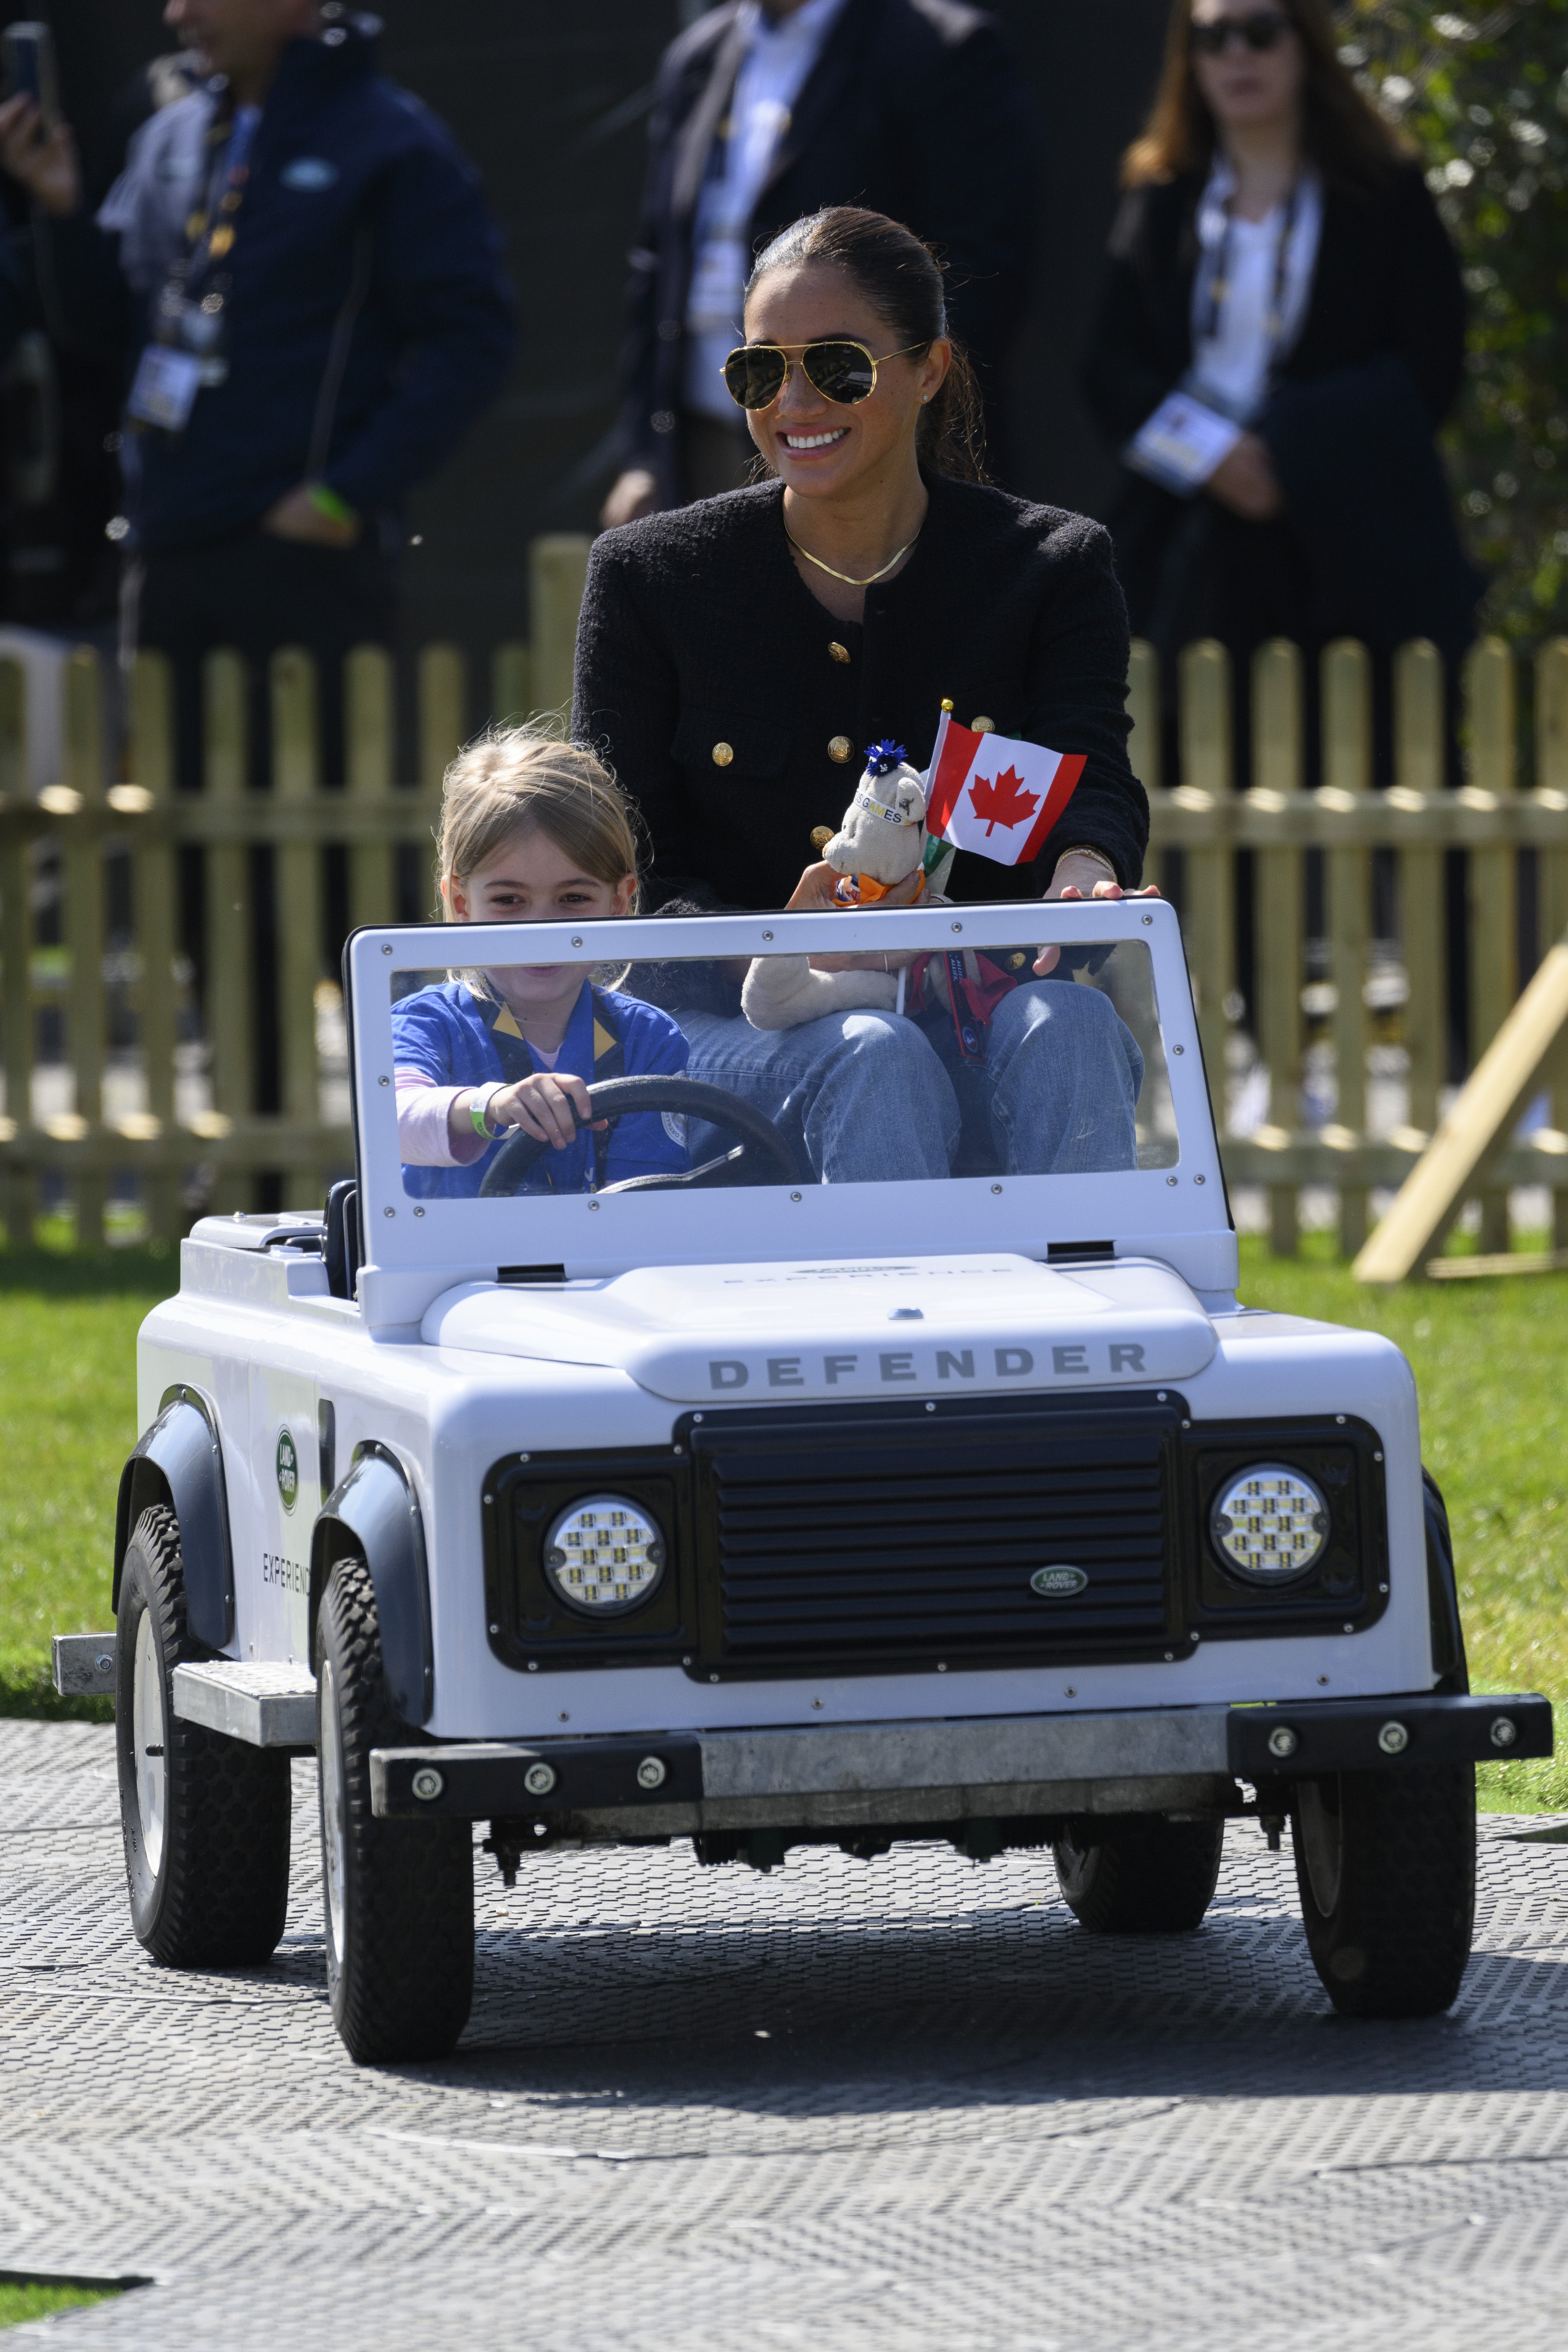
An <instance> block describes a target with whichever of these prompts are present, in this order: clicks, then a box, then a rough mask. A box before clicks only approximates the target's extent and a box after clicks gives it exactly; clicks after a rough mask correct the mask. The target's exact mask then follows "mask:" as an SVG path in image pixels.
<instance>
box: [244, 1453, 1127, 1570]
mask: <svg viewBox="0 0 1568 2352" xmlns="http://www.w3.org/2000/svg"><path fill="white" fill-rule="evenodd" d="M282 1475H283V1474H282V1472H281V1470H279V1477H281V1476H282ZM1088 1583H1089V1579H1088V1577H1087V1576H1086V1575H1085V1574H1084V1572H1083V1570H1082V1569H1081V1568H1037V1569H1036V1570H1035V1572H1034V1574H1033V1576H1031V1577H1030V1579H1029V1590H1030V1591H1031V1592H1037V1593H1038V1594H1039V1596H1040V1598H1041V1600H1042V1601H1067V1600H1070V1598H1071V1597H1072V1595H1073V1594H1074V1593H1075V1592H1082V1591H1084V1589H1085V1587H1086V1586H1087V1585H1088Z"/></svg>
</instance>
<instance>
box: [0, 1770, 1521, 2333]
mask: <svg viewBox="0 0 1568 2352" xmlns="http://www.w3.org/2000/svg"><path fill="white" fill-rule="evenodd" d="M110 1739H111V1734H110V1733H109V1732H108V1731H106V1730H101V1729H99V1728H97V1727H89V1726H79V1725H42V1724H19V1723H0V2267H5V2268H10V2269H12V2270H32V2271H37V2270H48V2269H58V2270H63V2271H70V2272H76V2273H83V2272H86V2273H107V2274H121V2273H137V2274H141V2275H144V2276H150V2277H151V2278H152V2279H153V2281H154V2284H152V2285H150V2286H146V2287H143V2288H142V2289H140V2290H138V2291H137V2292H136V2293H134V2294H128V2295H126V2296H125V2297H123V2298H122V2299H121V2300H120V2301H118V2302H116V2303H112V2304H108V2305H99V2306H97V2307H95V2308H93V2309H90V2310H88V2311H85V2312H82V2313H79V2314H76V2315H71V2316H69V2317H67V2318H65V2319H63V2320H59V2321H54V2322H49V2323H45V2324H40V2325H37V2326H31V2327H23V2328H19V2329H17V2330H16V2331H15V2333H14V2334H13V2335H11V2336H8V2337H7V2344H8V2345H9V2344H15V2345H16V2347H17V2352H21V2347H24V2346H26V2345H28V2344H32V2343H42V2342H43V2341H45V2340H46V2326H47V2341H48V2342H49V2343H50V2344H51V2345H53V2346H54V2347H57V2352H68V2347H78V2346H79V2347H100V2346H101V2347H106V2352H107V2347H113V2352H197V2347H199V2352H249V2347H268V2352H275V2347H279V2346H287V2347H289V2352H317V2347H322V2352H325V2347H331V2352H362V2347H363V2352H622V2347H626V2352H630V2347H636V2352H772V2347H781V2352H782V2348H783V2347H797V2346H799V2347H814V2352H816V2347H820V2352H1143V2347H1148V2352H1185V2347H1198V2346H1200V2345H1201V2346H1202V2347H1204V2352H1230V2347H1236V2352H1241V2347H1246V2352H1287V2347H1289V2352H1319V2347H1321V2352H1328V2347H1335V2352H1345V2347H1363V2346H1364V2347H1373V2346H1376V2347H1378V2352H1389V2347H1397V2348H1398V2352H1405V2347H1411V2352H1414V2348H1415V2347H1421V2352H1450V2347H1453V2352H1458V2347H1461V2346H1462V2347H1466V2352H1474V2347H1491V2346H1494V2345H1495V2346H1498V2347H1502V2346H1507V2347H1510V2352H1536V2347H1540V2352H1548V2347H1550V2352H1559V2347H1561V2346H1562V2345H1563V2341H1564V2335H1565V2331H1568V1844H1539V1843H1531V1844H1521V1843H1516V1842H1515V1841H1514V1839H1513V1837H1512V1836H1510V1832H1518V1831H1520V1830H1527V1829H1528V1830H1535V1829H1539V1828H1540V1827H1541V1826H1542V1824H1541V1823H1540V1822H1501V1821H1499V1820H1496V1819H1491V1820H1488V1821H1485V1822H1483V1843H1482V1874H1481V1877H1482V1897H1481V1915H1480V1927H1479V1937H1478V1947H1477V1953H1476V1957H1475V1958H1474V1960H1473V1961H1472V1963H1471V1966H1470V1971H1469V1974H1468V1978H1467V1979H1466V1982H1465V1988H1464V1991H1463V1993H1462V1995H1461V1998H1460V2000H1459V2003H1458V2007H1457V2008H1456V2009H1455V2011H1453V2012H1452V2014H1451V2015H1450V2016H1448V2017H1447V2018H1443V2019H1439V2020H1436V2021H1432V2022H1430V2023H1422V2024H1415V2025H1403V2026H1375V2025H1373V2026H1368V2025H1355V2024H1351V2023H1347V2022H1345V2021H1341V2020H1338V2019H1336V2018H1335V2017H1334V2016H1333V2015H1332V2013H1331V2011H1330V2010H1329V2008H1328V2005H1327V2002H1326V2001H1325V2000H1324V1999H1323V1996H1322V1994H1321V1990H1320V1989H1319V1986H1318V1983H1317V1979H1316V1978H1315V1977H1314V1976H1313V1974H1312V1972H1311V1969H1310V1966H1309V1964H1308V1960H1307V1957H1306V1950H1305V1947H1304V1944H1303V1942H1302V1938H1301V1932H1300V1926H1299V1923H1298V1918H1297V1914H1296V1908H1295V1890H1294V1885H1293V1880H1292V1874H1291V1870H1290V1863H1289V1845H1288V1842H1287V1852H1286V1853H1284V1854H1283V1855H1280V1856H1273V1855H1270V1854H1269V1853H1268V1849H1267V1847H1266V1846H1265V1845H1264V1843H1263V1841H1262V1839H1261V1837H1260V1836H1259V1834H1258V1831H1257V1829H1256V1827H1255V1826H1254V1825H1252V1824H1250V1823H1247V1824H1243V1825H1237V1827H1236V1828H1235V1829H1234V1830H1233V1832H1232V1833H1231V1837H1230V1843H1229V1845H1228V1848H1227V1853H1226V1867H1225V1872H1224V1875H1223V1877H1222V1879H1221V1882H1220V1892H1219V1895H1218V1896H1217V1898H1216V1900H1215V1906H1214V1908H1213V1910H1212V1911H1211V1913H1210V1915H1209V1918H1208V1921H1207V1923H1206V1924H1205V1927H1204V1928H1203V1930H1202V1932H1201V1933H1200V1934H1198V1935H1196V1936H1194V1937H1179V1938H1174V1939H1170V1940H1162V1939H1157V1938H1148V1939H1137V1940H1132V1941H1120V1940H1110V1939H1102V1938H1094V1937H1087V1936H1085V1935H1084V1934H1083V1933H1082V1931H1081V1930H1080V1929H1079V1928H1078V1927H1077V1926H1076V1925H1075V1923H1074V1922H1073V1920H1072V1918H1071V1916H1070V1915H1069V1914H1068V1911H1067V1909H1066V1907H1065V1906H1064V1905H1063V1904H1062V1903H1061V1901H1060V1899H1059V1897H1058V1893H1057V1889H1056V1880H1055V1874H1054V1872H1053V1871H1052V1868H1051V1864H1050V1860H1049V1857H1048V1855H1047V1856H1038V1855H1032V1854H1029V1855H1022V1856H1016V1857H1013V1858H1009V1859H1005V1860H1002V1861H997V1862H994V1863H987V1864H973V1863H969V1862H965V1861H963V1860H962V1859H960V1858H959V1857H958V1856H956V1855H954V1854H952V1853H950V1852H949V1851H948V1850H947V1849H946V1848H943V1847H938V1846H934V1845H927V1846H904V1847H900V1848H896V1849H895V1850H894V1852H893V1853H891V1854H889V1856H887V1857H886V1858H885V1859H883V1860H882V1861H879V1862H876V1863H871V1864H864V1863H858V1862H853V1861H851V1860H849V1859H847V1857H844V1856H841V1855H838V1854H837V1853H834V1854H832V1855H831V1856H829V1855H828V1854H826V1853H818V1852H815V1851H808V1852H805V1853H796V1854H795V1855H793V1856H792V1857H791V1859H790V1861H789V1863H788V1864H787V1866H786V1867H785V1868H784V1869H782V1870H779V1871H776V1872H773V1874H770V1875H769V1876H767V1877H762V1876H759V1875H757V1874H755V1873H753V1872H752V1871H749V1870H747V1869H745V1868H743V1867H742V1866H741V1865H739V1864H731V1865H729V1866H728V1867H726V1868H724V1869H721V1870H701V1869H700V1868H699V1867H698V1866H697V1864H695V1863H694V1862H693V1861H692V1860H691V1859H690V1858H689V1852H688V1850H686V1849H679V1848H678V1849H672V1850H671V1851H670V1852H668V1853H661V1852H658V1851H654V1852H651V1853H649V1852H641V1853H616V1854H609V1855H604V1856H595V1855H583V1854H577V1855H573V1854H560V1855H555V1856H552V1857H547V1856H541V1857H537V1858H535V1859H534V1860H533V1861H532V1863H531V1864H530V1865H529V1867H528V1868H527V1869H526V1870H525V1872H524V1874H523V1875H522V1876H521V1878H520V1880H519V1883H518V1885H517V1887H516V1889H515V1890H514V1891H513V1892H512V1893H510V1895H509V1894H508V1893H506V1892H505V1890H504V1889H503V1888H502V1887H501V1885H500V1881H499V1879H498V1877H497V1876H496V1874H495V1870H494V1866H493V1864H491V1863H490V1862H489V1858H488V1857H485V1856H479V1857H478V1862H479V1868H478V1872H477V1883H478V1889H479V1906H478V1907H479V1972H478V1984H479V1989H478V1997H477V2000H476V2002H475V2007H474V2016H473V2021H472V2023H471V2025H470V2027H469V2030H468V2034H467V2035H466V2037H465V2039H464V2042H463V2044H462V2047H461V2048H460V2049H459V2051H458V2053H457V2055H456V2056H455V2057H454V2058H453V2059H452V2060H451V2061H450V2062H449V2063H446V2064H443V2065H435V2066H426V2065H420V2066H407V2067H397V2068H388V2069H378V2070H362V2069H358V2068H355V2067H354V2066H353V2065H351V2064H350V2063H349V2062H348V2060H347V2059H346V2058H345V2057H344V2055H343V2053H342V2048H341V2046H340V2044H339V2042H338V2041H337V2038H336V2035H335V2034H334V2032H333V2030H332V2025H331V2016H330V2013H329V2011H328V2009H327V2003H326V1992H325V1963H324V1959H323V1957H322V1947H321V1889H320V1866H319V1858H318V1849H317V1843H316V1825H315V1796H314V1768H313V1765H306V1764H297V1765H296V1767H295V1773H296V1781H295V1793H296V1798H297V1801H298V1802H297V1811H296V1821H295V1855H294V1873H293V1900H292V1905H291V1908H290V1913H289V1927H288V1932H287V1934H286V1936H285V1938H284V1941H283V1944H282V1946H281V1947H280V1948H279V1953H278V1956H277V1958H276V1960H275V1961H274V1963H273V1964H272V1965H271V1966H270V1967H269V1968H268V1969H260V1970H256V1971H251V1972H246V1973H242V1974H223V1975H209V1976H174V1975H171V1974H169V1973H167V1972H166V1971H163V1970H161V1969H153V1968H152V1967H151V1966H149V1965H148V1963H147V1962H146V1960H145V1959H144V1958H143V1956H142V1953H141V1951H140V1950H139V1949H138V1948H137V1946H136V1944H135V1943H134V1942H133V1940H132V1936H131V1933H130V1927H129V1924H128V1918H127V1913H126V1904H125V1892H124V1882H123V1875H122V1864H121V1850H120V1835H119V1826H118V1807H117V1801H116V1795H115V1784H114V1769H113V1756H112V1750H111V1747H110Z"/></svg>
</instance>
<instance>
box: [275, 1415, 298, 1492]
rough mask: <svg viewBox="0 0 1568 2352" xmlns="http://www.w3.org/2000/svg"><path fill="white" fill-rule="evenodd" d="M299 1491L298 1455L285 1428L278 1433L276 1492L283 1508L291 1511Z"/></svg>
mask: <svg viewBox="0 0 1568 2352" xmlns="http://www.w3.org/2000/svg"><path fill="white" fill-rule="evenodd" d="M299 1491H300V1457H299V1455H298V1454H296V1453H295V1451H294V1441H293V1439H292V1438H291V1437H290V1436H289V1432H288V1431H287V1429H280V1430H279V1433H278V1492H279V1494H280V1495H281V1496H282V1497H283V1508H284V1509H285V1510H286V1511H291V1510H292V1509H293V1507H294V1497H295V1496H296V1495H297V1494H298V1493H299Z"/></svg>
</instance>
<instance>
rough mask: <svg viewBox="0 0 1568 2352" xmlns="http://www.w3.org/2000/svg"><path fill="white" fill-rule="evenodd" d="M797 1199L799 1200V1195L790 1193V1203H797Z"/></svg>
mask: <svg viewBox="0 0 1568 2352" xmlns="http://www.w3.org/2000/svg"><path fill="white" fill-rule="evenodd" d="M799 1198H800V1194H799V1193H798V1192H792V1193H791V1194H790V1199H791V1200H792V1201H798V1200H799Z"/></svg>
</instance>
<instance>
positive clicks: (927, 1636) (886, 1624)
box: [691, 1394, 1185, 1674]
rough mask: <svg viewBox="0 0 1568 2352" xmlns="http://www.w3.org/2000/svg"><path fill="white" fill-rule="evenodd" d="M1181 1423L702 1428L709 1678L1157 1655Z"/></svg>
mask: <svg viewBox="0 0 1568 2352" xmlns="http://www.w3.org/2000/svg"><path fill="white" fill-rule="evenodd" d="M1021 1402H1022V1401H1021ZM1179 1418H1180V1416H1179V1412H1178V1410H1177V1408H1176V1406H1175V1403H1174V1402H1173V1401H1171V1402H1163V1403H1162V1402H1157V1401H1156V1400H1154V1399H1152V1398H1150V1397H1147V1396H1142V1397H1141V1396H1132V1397H1130V1396H1127V1395H1126V1394H1122V1395H1121V1396H1119V1397H1117V1399H1116V1400H1115V1402H1114V1405H1113V1406H1111V1407H1110V1409H1107V1408H1106V1407H1105V1405H1103V1404H1101V1405H1100V1408H1099V1409H1093V1408H1090V1409H1087V1410H1086V1409H1084V1407H1083V1406H1080V1405H1078V1404H1077V1403H1076V1401H1075V1402H1073V1403H1071V1404H1064V1405H1062V1406H1060V1407H1053V1408H1051V1409H1044V1408H1042V1407H1041V1406H1040V1405H1039V1403H1038V1402H1037V1401H1034V1400H1031V1401H1030V1402H1028V1404H1027V1405H1026V1407H1025V1409H1023V1410H1015V1411H1008V1410H997V1409H995V1408H990V1409H976V1410H973V1411H957V1410H954V1409H952V1408H946V1409H944V1411H943V1412H942V1418H941V1419H940V1420H938V1419H936V1418H935V1417H934V1416H928V1415H927V1414H926V1413H925V1412H923V1411H921V1412H897V1413H892V1412H889V1411H888V1410H887V1409H886V1408H884V1407H880V1406H872V1407H865V1408H846V1409H845V1410H843V1411H842V1412H839V1413H837V1414H836V1415H835V1416H834V1417H833V1419H832V1420H828V1419H826V1418H821V1419H819V1418H817V1417H816V1416H815V1415H803V1414H799V1413H795V1414H791V1415H789V1416H788V1417H787V1418H786V1419H782V1420H781V1419H776V1418H775V1417H774V1416H773V1415H768V1416H766V1417H765V1418H763V1417H760V1416H750V1417H748V1416H745V1415H742V1414H740V1413H737V1414H735V1415H734V1416H732V1417H731V1416H730V1415H727V1414H726V1415H723V1416H715V1415H705V1416H704V1417H703V1422H702V1424H701V1425H700V1426H698V1425H693V1426H692V1428H691V1440H692V1445H693V1450H694V1453H695V1455H696V1469H697V1473H698V1496H699V1504H698V1542H699V1549H700V1560H701V1581H702V1585H703V1587H704V1590H705V1593H707V1594H709V1595H716V1610H715V1608H714V1606H713V1605H712V1603H711V1602H710V1606H709V1608H708V1609H706V1610H705V1612H704V1616H705V1620H706V1622H705V1625H704V1637H705V1638H704V1649H705V1651H706V1653H707V1657H708V1662H709V1664H710V1666H712V1665H717V1666H718V1667H719V1668H720V1669H721V1670H728V1671H729V1672H731V1673H737V1672H738V1673H742V1674H744V1673H747V1672H750V1673H753V1674H755V1673H763V1674H765V1673H768V1672H770V1671H773V1672H778V1671H783V1670H786V1669H790V1670H793V1669H797V1668H799V1667H802V1666H810V1665H820V1666H832V1667H834V1668H835V1669H836V1670H837V1671H839V1672H842V1671H844V1670H845V1669H846V1668H850V1669H853V1668H854V1667H855V1666H857V1665H859V1666H862V1667H871V1666H876V1667H880V1668H885V1667H886V1666H887V1665H888V1664H892V1663H896V1662H897V1661H898V1660H899V1659H900V1658H905V1659H908V1660H910V1662H912V1663H914V1662H919V1663H926V1664H931V1663H933V1662H942V1663H947V1664H952V1663H956V1662H959V1661H962V1662H963V1663H965V1664H982V1663H992V1664H1005V1663H1015V1662H1017V1663H1022V1662H1024V1661H1026V1660H1029V1659H1040V1658H1047V1659H1048V1658H1061V1659H1064V1660H1066V1659H1074V1658H1081V1659H1084V1660H1089V1659H1092V1658H1104V1657H1125V1656H1138V1655H1149V1654H1154V1655H1163V1653H1164V1652H1165V1650H1166V1649H1168V1648H1169V1647H1171V1645H1172V1634H1171V1630H1170V1625H1171V1609H1170V1602H1169V1600H1168V1593H1169V1588H1170V1578H1169V1577H1168V1575H1167V1544H1166V1525H1165V1522H1166V1508H1167V1506H1166V1493H1167V1486H1168V1475H1167V1457H1168V1453H1169V1446H1170V1441H1171V1437H1172V1433H1173V1431H1174V1429H1175V1427H1176V1425H1177V1423H1178V1421H1179ZM1061 1567H1071V1568H1076V1569H1078V1570H1081V1571H1082V1573H1083V1575H1084V1576H1085V1578H1086V1579H1087V1581H1086V1583H1085V1584H1084V1587H1083V1589H1082V1591H1079V1592H1077V1593H1068V1594H1061V1593H1058V1594H1052V1595H1045V1596H1042V1595H1040V1594H1037V1593H1036V1592H1035V1591H1032V1590H1031V1587H1030V1582H1029V1580H1030V1577H1031V1576H1032V1575H1033V1574H1034V1573H1035V1571H1036V1570H1039V1569H1044V1568H1061ZM1182 1646H1183V1647H1185V1643H1183V1644H1182Z"/></svg>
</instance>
